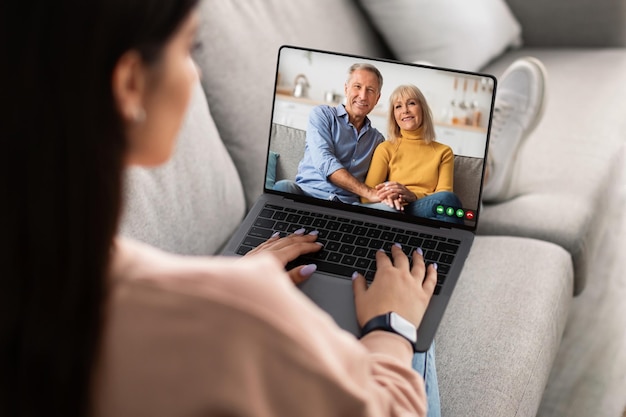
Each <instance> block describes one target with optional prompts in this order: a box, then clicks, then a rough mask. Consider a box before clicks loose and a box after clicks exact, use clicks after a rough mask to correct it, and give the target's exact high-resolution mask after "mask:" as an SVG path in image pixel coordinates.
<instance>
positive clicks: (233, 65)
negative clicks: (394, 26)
mask: <svg viewBox="0 0 626 417" xmlns="http://www.w3.org/2000/svg"><path fill="white" fill-rule="evenodd" d="M200 12H201V21H202V23H201V27H200V30H199V39H203V40H204V44H203V46H202V48H201V49H200V50H199V51H198V53H197V54H196V61H197V63H198V65H199V66H200V68H201V69H202V73H203V78H202V85H203V87H204V89H205V91H206V94H207V99H208V102H209V106H210V108H211V112H212V114H213V117H214V118H215V122H216V125H217V128H218V130H219V132H220V136H221V137H222V140H223V141H224V143H225V144H226V147H227V148H228V151H229V152H230V155H231V156H232V158H233V160H234V162H235V164H236V166H237V169H238V170H239V175H240V177H241V180H242V183H243V187H244V191H245V195H246V200H247V203H248V205H251V204H252V203H253V202H254V200H255V199H256V197H258V196H259V195H260V194H261V192H262V189H263V182H262V181H261V179H262V178H264V170H265V162H266V161H265V155H266V150H267V141H268V138H269V132H270V122H271V108H272V100H273V93H274V76H275V73H276V59H277V56H278V49H279V47H280V46H281V45H284V44H291V45H296V46H303V47H310V48H318V49H327V50H332V51H338V52H346V53H353V54H357V55H367V56H373V57H381V56H382V57H387V56H389V51H388V50H387V48H386V47H385V46H384V44H383V43H382V42H381V41H380V39H379V38H378V35H377V34H376V33H375V31H373V30H371V26H370V25H369V22H368V21H367V19H366V18H365V16H364V15H363V12H362V11H361V10H360V8H359V7H358V5H357V4H356V3H355V2H354V1H347V0H299V1H284V0H247V1H245V2H242V1H205V2H201V6H200ZM327 28H331V29H332V30H327ZM338 33H340V35H339V36H338V35H337V34H338ZM338 75H339V76H341V77H343V75H344V74H338ZM251 138H252V139H251ZM260 155H261V157H260V158H259V156H260Z"/></svg>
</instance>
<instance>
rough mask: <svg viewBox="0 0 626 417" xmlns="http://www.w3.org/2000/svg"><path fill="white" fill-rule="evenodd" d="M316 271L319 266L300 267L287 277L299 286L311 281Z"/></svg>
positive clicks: (290, 271) (289, 272) (292, 270)
mask: <svg viewBox="0 0 626 417" xmlns="http://www.w3.org/2000/svg"><path fill="white" fill-rule="evenodd" d="M315 271H317V265H315V264H308V265H300V266H297V267H295V268H293V269H290V270H289V271H287V275H289V278H291V281H293V283H294V284H296V285H297V284H301V283H303V282H304V281H306V280H307V279H309V278H310V277H311V275H313V273H314V272H315Z"/></svg>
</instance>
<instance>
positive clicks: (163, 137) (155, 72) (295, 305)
mask: <svg viewBox="0 0 626 417" xmlns="http://www.w3.org/2000/svg"><path fill="white" fill-rule="evenodd" d="M5 3H6V2H5ZM2 8H3V10H2V13H0V15H1V16H2V17H1V18H0V19H1V20H2V22H0V23H2V24H1V25H0V26H1V27H2V31H3V35H5V36H2V37H0V52H1V53H2V56H3V59H4V62H5V64H6V65H2V66H1V67H2V69H1V70H0V71H2V73H1V74H0V75H1V76H2V79H3V80H5V84H6V86H5V87H4V88H3V98H4V101H5V102H6V103H10V107H9V109H8V111H7V112H5V113H4V114H3V115H2V123H0V125H1V129H2V132H1V137H2V138H3V143H4V150H3V151H4V152H3V154H4V155H6V156H7V158H9V159H10V160H11V161H12V163H11V164H5V167H8V166H16V165H17V166H19V167H20V171H19V172H15V173H10V175H3V176H2V180H1V181H2V191H3V195H5V196H6V198H5V199H4V201H3V204H2V205H3V209H4V212H3V215H2V216H0V218H1V219H2V220H0V221H1V222H2V224H1V229H2V231H3V233H2V239H3V243H4V244H3V245H2V247H3V250H2V251H0V252H1V253H2V255H1V256H2V258H1V259H2V261H1V266H2V278H1V279H0V305H1V306H2V314H1V315H0V369H1V370H2V372H0V415H7V416H8V415H11V416H42V415H47V416H64V417H70V416H85V415H95V416H116V417H122V416H143V415H145V416H148V415H149V416H174V415H192V414H202V415H220V416H222V415H248V416H253V415H276V416H308V415H311V416H320V415H324V416H333V415H350V416H358V415H368V416H384V415H401V414H411V415H414V414H415V415H425V412H426V397H425V393H424V386H423V380H422V379H421V377H420V376H419V374H417V373H416V372H414V371H413V370H412V369H411V360H412V357H413V350H412V347H411V344H410V342H409V341H408V340H407V338H405V337H404V336H402V334H399V333H395V332H394V331H393V329H391V328H386V329H383V330H380V329H379V330H372V331H371V332H369V333H367V334H366V335H364V336H363V337H362V338H361V339H360V340H356V339H355V338H354V337H352V335H350V334H347V333H345V332H343V331H342V330H340V329H339V328H338V327H337V326H336V325H335V324H334V322H332V320H331V319H330V318H329V317H328V316H327V315H326V314H324V313H323V312H322V311H321V310H319V309H318V308H317V307H316V306H315V305H314V304H313V303H311V302H310V301H309V300H308V299H307V298H306V297H304V296H303V295H302V294H301V293H300V292H299V291H298V290H297V289H296V287H295V286H294V285H293V283H292V281H297V280H301V279H302V278H303V277H306V276H307V275H310V274H311V272H312V271H311V268H308V269H301V268H302V267H301V268H299V269H297V270H292V271H289V272H288V273H285V270H284V266H285V265H286V263H287V262H288V261H289V260H292V259H294V258H295V257H297V256H298V255H300V254H302V253H305V252H311V251H315V250H319V248H320V245H318V244H316V243H315V239H316V236H315V235H314V234H308V235H304V234H301V233H294V234H293V235H291V236H289V237H286V238H282V239H279V238H273V239H270V240H269V241H268V242H267V243H265V244H263V245H261V246H260V247H259V248H258V249H257V250H255V251H253V252H252V253H251V255H250V256H249V257H246V258H244V259H241V260H237V261H235V260H232V259H222V258H190V257H181V256H176V255H170V254H167V253H164V252H162V251H159V250H157V249H154V248H151V247H148V246H147V245H144V244H141V243H138V242H135V241H132V240H128V239H124V238H121V237H118V236H116V232H117V226H118V219H119V215H120V207H121V205H122V201H121V190H120V189H121V179H122V172H123V169H124V167H125V166H127V165H129V164H136V165H143V166H151V165H158V164H160V163H162V162H164V161H166V160H167V159H168V157H169V156H170V153H171V152H172V148H173V145H174V139H175V137H176V134H177V132H178V130H179V128H180V126H181V123H182V120H183V116H184V114H185V111H186V107H187V105H188V102H189V97H190V94H191V89H192V86H193V85H194V84H195V83H197V77H198V75H197V71H196V67H195V64H194V62H193V60H192V58H191V54H190V50H191V49H192V47H193V44H194V38H195V31H196V26H197V25H198V16H197V12H196V11H195V8H196V0H93V1H87V2H82V1H69V0H60V1H55V2H51V1H48V0H33V1H30V2H26V3H24V2H12V3H11V4H3V5H2ZM10 22H20V25H10V24H9V23H10ZM13 27H16V29H15V31H13V32H11V31H10V30H9V28H13ZM8 35H10V36H8ZM392 255H393V259H390V258H389V257H387V256H386V255H385V254H384V253H383V252H381V253H379V254H378V255H377V261H378V273H377V275H376V278H375V280H374V282H373V283H372V284H371V285H370V286H369V288H368V287H367V285H366V283H365V279H364V278H363V277H362V276H358V275H355V277H353V283H354V284H353V285H354V291H355V304H356V308H357V317H358V320H359V322H360V324H361V325H364V326H365V325H366V324H367V323H368V322H369V323H371V320H372V319H376V318H377V317H379V316H381V315H386V314H388V313H390V312H393V313H394V314H396V315H397V316H399V317H402V318H403V320H404V321H405V324H406V323H408V327H411V326H417V325H419V323H420V321H421V319H422V317H423V314H424V311H425V309H426V306H427V304H428V301H429V299H430V297H431V295H432V291H433V288H434V285H435V282H436V271H435V268H434V267H432V266H429V267H428V268H425V266H424V262H423V259H422V257H421V255H420V254H419V253H418V252H416V253H415V254H414V255H413V266H410V263H409V259H408V258H407V257H406V256H405V255H404V254H403V252H402V250H401V249H400V248H399V247H397V246H394V247H393V248H392ZM305 268H306V267H305ZM290 278H291V279H290ZM366 327H367V326H366ZM369 327H372V326H369ZM374 328H376V326H374ZM405 336H406V332H405Z"/></svg>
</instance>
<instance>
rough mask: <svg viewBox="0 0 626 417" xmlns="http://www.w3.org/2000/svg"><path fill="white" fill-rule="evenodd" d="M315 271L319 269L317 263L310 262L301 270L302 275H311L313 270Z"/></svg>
mask: <svg viewBox="0 0 626 417" xmlns="http://www.w3.org/2000/svg"><path fill="white" fill-rule="evenodd" d="M315 271H317V265H315V264H308V265H306V266H305V267H304V268H302V269H301V270H300V276H303V277H310V276H311V275H313V272H315Z"/></svg>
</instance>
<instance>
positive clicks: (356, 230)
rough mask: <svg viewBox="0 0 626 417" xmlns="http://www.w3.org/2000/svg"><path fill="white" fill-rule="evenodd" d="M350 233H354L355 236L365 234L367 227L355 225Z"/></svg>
mask: <svg viewBox="0 0 626 417" xmlns="http://www.w3.org/2000/svg"><path fill="white" fill-rule="evenodd" d="M352 233H354V234H355V235H357V236H365V234H366V233H367V228H366V227H363V226H357V227H355V228H354V230H353V231H352Z"/></svg>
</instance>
